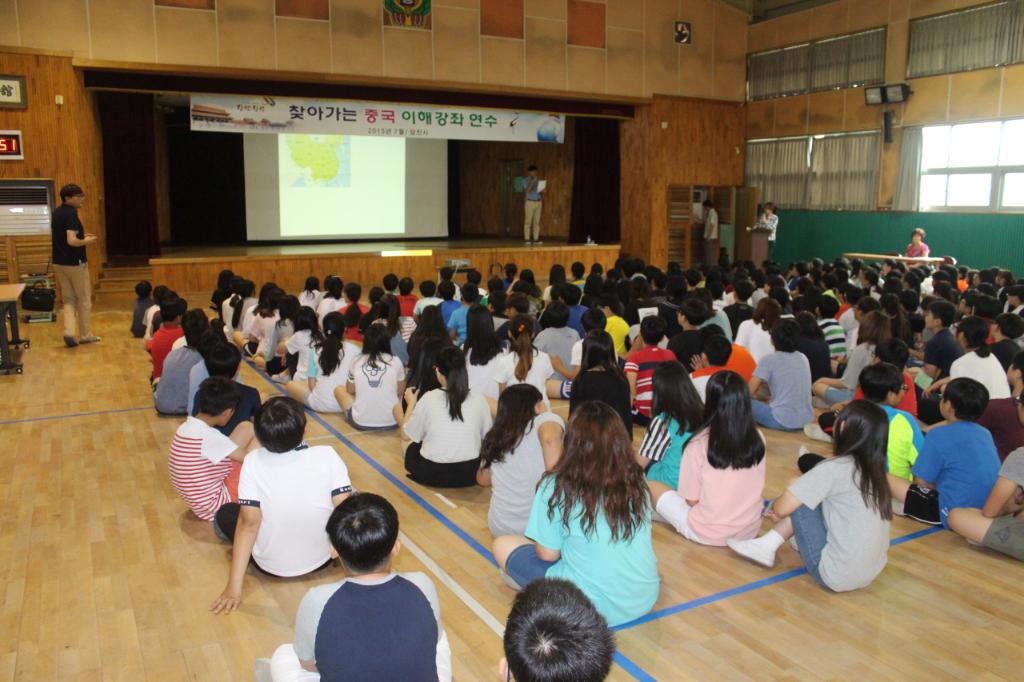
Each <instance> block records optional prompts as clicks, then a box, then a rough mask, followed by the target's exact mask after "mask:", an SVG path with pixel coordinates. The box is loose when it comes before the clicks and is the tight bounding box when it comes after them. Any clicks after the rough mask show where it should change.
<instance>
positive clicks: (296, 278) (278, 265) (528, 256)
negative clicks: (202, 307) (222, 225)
mask: <svg viewBox="0 0 1024 682" xmlns="http://www.w3.org/2000/svg"><path fill="white" fill-rule="evenodd" d="M344 248H345V247H343V246H339V247H329V246H328V247H324V246H306V247H300V246H281V247H249V248H245V247H241V248H236V249H232V248H231V247H228V248H225V249H222V250H221V253H220V254H218V253H217V247H209V248H207V249H199V248H197V249H195V250H190V253H188V255H182V256H180V257H167V258H153V259H151V260H150V265H151V266H152V268H153V284H154V285H158V284H164V285H166V286H168V287H170V288H171V289H173V290H174V291H177V292H178V293H179V294H186V293H207V292H210V291H212V290H213V289H214V287H215V286H216V284H217V274H218V273H219V272H220V271H221V270H224V269H228V270H231V271H232V272H234V273H235V274H236V275H239V276H241V277H245V278H246V279H251V280H253V281H254V282H256V285H257V287H258V286H259V285H261V284H262V283H264V282H276V283H277V284H278V286H280V287H282V288H283V289H285V290H286V291H289V292H297V291H299V290H301V289H302V286H303V284H304V282H305V280H306V277H308V276H310V275H314V276H316V277H319V278H320V280H321V282H322V281H323V279H324V277H326V276H327V275H338V276H340V277H341V278H342V279H344V280H345V282H346V283H348V282H358V283H360V284H362V285H363V296H364V297H365V296H366V294H367V292H368V290H369V288H370V287H371V286H376V285H379V284H380V281H381V278H382V277H384V275H386V274H388V273H391V272H393V273H395V274H396V275H398V276H399V277H402V276H409V277H412V278H413V279H415V280H416V282H417V284H419V282H420V281H422V280H425V279H435V280H436V278H437V268H438V267H440V266H442V265H444V263H445V261H447V260H449V259H454V258H463V259H468V260H469V261H470V267H472V268H474V269H476V270H479V271H480V272H481V273H482V274H483V276H484V281H485V282H486V280H487V277H488V276H489V275H490V273H492V272H497V271H499V270H500V269H501V267H503V266H504V264H505V263H515V264H516V265H517V266H519V269H520V270H523V269H527V268H529V269H531V270H533V272H534V274H535V276H536V278H537V279H538V281H540V280H546V279H547V276H548V271H549V270H550V268H551V266H552V265H554V264H556V263H561V264H563V265H565V267H566V269H568V268H569V265H570V263H572V262H573V261H581V262H582V263H583V264H584V265H586V266H587V270H588V271H589V269H590V266H591V265H592V264H593V263H601V264H603V265H604V266H605V269H608V268H610V267H612V265H613V264H614V263H615V260H616V259H617V258H618V257H619V245H618V244H609V245H602V246H582V245H565V244H563V245H552V246H535V247H515V246H511V245H508V244H496V245H495V246H466V247H461V248H460V247H459V246H458V242H452V243H451V244H450V246H447V247H443V248H436V247H435V248H428V247H426V246H423V247H419V246H418V245H417V244H405V245H404V246H403V247H401V250H404V251H410V250H413V249H420V248H422V249H425V250H428V251H430V252H431V254H430V255H408V256H389V257H384V256H381V251H382V250H384V249H391V248H396V247H395V246H393V245H385V246H373V247H369V246H366V245H364V246H362V247H360V250H342V249H344ZM370 248H373V250H372V251H371V250H369V249H370ZM204 251H205V253H204Z"/></svg>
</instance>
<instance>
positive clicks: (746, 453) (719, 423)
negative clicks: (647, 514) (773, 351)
mask: <svg viewBox="0 0 1024 682" xmlns="http://www.w3.org/2000/svg"><path fill="white" fill-rule="evenodd" d="M764 457H765V443H764V438H763V437H762V436H761V433H760V432H759V431H758V430H757V425H756V424H755V423H754V416H753V414H752V413H751V410H750V392H749V391H748V390H747V385H746V382H744V381H743V377H741V376H740V375H739V374H736V373H735V372H730V371H728V370H726V371H722V372H717V373H715V374H714V375H712V377H711V378H710V379H709V380H708V385H707V402H706V403H705V405H704V421H703V424H702V425H701V427H700V429H699V430H698V431H697V432H696V433H695V434H694V436H693V438H691V439H690V440H689V442H688V443H687V444H686V447H685V449H684V450H683V458H682V463H681V464H680V468H679V481H678V483H677V485H676V486H675V487H669V486H667V485H665V484H664V483H662V482H660V481H651V480H648V483H647V484H648V485H649V486H650V488H651V497H652V499H653V500H654V505H655V509H656V510H657V511H658V514H659V516H660V517H661V520H663V521H666V522H667V523H669V524H670V525H671V526H672V527H673V528H675V529H676V531H677V532H678V533H679V534H680V535H682V536H683V537H684V538H686V539H687V540H692V541H693V542H696V543H699V544H702V545H715V546H718V547H721V546H724V545H725V542H726V540H728V539H729V538H743V539H746V538H753V537H755V536H756V535H757V531H758V530H760V529H761V508H762V497H761V496H762V494H763V493H764V481H765V461H764Z"/></svg>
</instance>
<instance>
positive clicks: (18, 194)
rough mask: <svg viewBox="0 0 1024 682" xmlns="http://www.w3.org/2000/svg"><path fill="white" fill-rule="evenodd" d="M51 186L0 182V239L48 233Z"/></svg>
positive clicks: (9, 181)
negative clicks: (2, 237) (0, 237)
mask: <svg viewBox="0 0 1024 682" xmlns="http://www.w3.org/2000/svg"><path fill="white" fill-rule="evenodd" d="M50 195H51V185H50V184H49V183H48V182H44V181H39V180H7V181H3V182H0V236H22V235H39V234H48V233H49V232H50Z"/></svg>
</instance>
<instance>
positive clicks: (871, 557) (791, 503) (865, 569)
mask: <svg viewBox="0 0 1024 682" xmlns="http://www.w3.org/2000/svg"><path fill="white" fill-rule="evenodd" d="M834 433H835V456H834V457H832V458H830V459H827V460H825V461H823V462H821V463H820V464H818V465H817V466H816V467H814V468H813V469H811V470H810V471H808V472H807V473H806V474H804V475H803V476H801V477H800V478H799V479H797V480H796V481H794V482H793V483H792V484H791V485H790V486H789V489H788V490H787V491H786V492H785V493H783V494H782V497H780V498H779V499H777V500H776V501H775V504H774V506H773V508H772V510H771V511H770V512H769V516H770V517H771V518H772V519H773V520H774V521H775V527H774V528H773V529H772V530H770V531H768V532H767V533H765V534H764V535H762V536H761V537H759V538H757V539H756V540H743V539H740V540H729V541H728V543H727V544H728V545H729V547H730V548H732V550H733V551H735V552H736V553H738V554H740V555H741V556H744V557H746V558H748V559H750V560H751V561H755V562H757V563H759V564H761V565H763V566H767V567H769V568H771V567H772V566H774V565H775V553H776V552H777V551H778V549H779V547H781V546H782V545H783V543H785V542H786V540H788V539H789V538H791V537H793V536H794V535H796V542H797V545H798V546H799V548H800V557H801V558H802V559H803V561H804V565H805V566H806V567H807V572H808V573H809V574H810V575H811V577H813V578H814V580H815V581H816V582H817V583H818V584H819V585H821V586H822V587H824V588H826V589H830V590H833V591H835V592H846V591H849V590H856V589H859V588H861V587H867V586H868V585H869V584H871V581H873V580H874V579H875V578H876V577H877V576H878V574H879V573H881V572H882V569H883V568H885V563H886V560H887V556H888V550H889V522H890V520H891V519H892V498H891V495H890V492H889V484H888V482H887V479H886V443H887V440H888V437H889V419H888V417H887V416H886V414H885V412H884V411H883V410H882V408H881V407H879V406H878V405H875V404H874V403H871V402H869V401H867V400H854V401H853V402H851V403H850V404H849V405H847V406H846V407H845V408H843V410H842V412H840V413H839V417H838V419H837V420H836V426H835V432H834Z"/></svg>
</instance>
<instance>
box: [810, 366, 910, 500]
mask: <svg viewBox="0 0 1024 682" xmlns="http://www.w3.org/2000/svg"><path fill="white" fill-rule="evenodd" d="M857 387H858V391H859V393H860V396H861V397H863V398H864V399H866V400H870V401H871V402H873V403H875V404H876V405H878V406H879V407H881V408H882V410H884V411H885V414H886V416H887V417H888V418H889V439H888V441H887V442H888V445H887V446H886V461H887V466H888V472H889V478H890V479H892V478H893V477H895V478H897V479H902V480H904V481H908V482H912V481H913V480H914V476H913V474H912V473H911V468H912V467H913V466H914V462H916V461H917V458H918V456H919V455H920V454H921V450H923V449H924V440H925V439H924V433H922V432H921V427H920V426H918V424H917V420H916V419H914V417H913V415H911V414H909V413H907V412H904V411H903V410H901V409H899V408H898V407H897V406H898V405H899V404H900V401H901V400H902V399H903V395H904V394H905V393H906V392H907V390H909V389H908V388H907V385H906V383H905V382H904V380H903V373H902V372H901V371H900V370H899V368H897V367H896V366H895V365H891V364H889V363H888V362H878V363H875V364H873V365H868V366H867V367H865V368H864V369H863V370H862V371H861V373H860V377H859V378H858V384H857ZM856 399H858V398H855V400H856ZM800 453H801V454H800V459H799V460H797V466H798V467H799V468H800V471H801V473H807V472H808V471H810V470H811V469H813V468H814V466H815V465H816V464H817V463H818V462H820V461H821V460H823V459H825V458H824V457H822V456H820V455H815V454H813V453H805V451H804V449H803V448H801V449H800Z"/></svg>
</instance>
